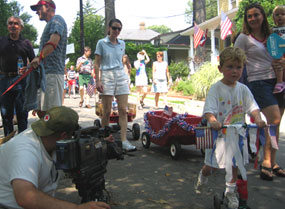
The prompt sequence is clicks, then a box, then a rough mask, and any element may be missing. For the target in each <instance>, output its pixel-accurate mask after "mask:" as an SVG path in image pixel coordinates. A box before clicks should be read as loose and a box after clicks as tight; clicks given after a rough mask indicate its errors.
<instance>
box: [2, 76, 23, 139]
mask: <svg viewBox="0 0 285 209" xmlns="http://www.w3.org/2000/svg"><path fill="white" fill-rule="evenodd" d="M18 78H19V76H15V77H8V76H5V75H0V109H1V116H2V120H3V127H4V134H5V136H7V135H8V134H9V133H11V132H12V131H13V130H14V126H13V116H14V110H16V116H17V120H18V133H20V132H22V131H24V130H25V129H27V125H28V112H27V111H25V110H24V101H25V95H24V94H25V86H26V80H25V79H23V80H22V81H20V83H18V84H17V85H16V86H14V87H13V88H12V89H11V90H10V91H9V92H7V93H6V94H5V95H3V96H1V95H2V93H3V92H4V91H6V89H7V88H8V87H9V86H11V85H12V84H13V83H14V82H15V81H16V80H17V79H18Z"/></svg>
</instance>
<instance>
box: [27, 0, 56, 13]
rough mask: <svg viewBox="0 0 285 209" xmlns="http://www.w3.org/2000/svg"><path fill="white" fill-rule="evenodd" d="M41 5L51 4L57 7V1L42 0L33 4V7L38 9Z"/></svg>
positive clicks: (34, 9) (35, 9)
mask: <svg viewBox="0 0 285 209" xmlns="http://www.w3.org/2000/svg"><path fill="white" fill-rule="evenodd" d="M41 5H49V6H50V7H52V8H54V9H55V8H56V7H55V3H54V2H53V1H52V0H41V1H39V2H38V3H37V4H35V5H31V9H32V10H33V11H37V9H38V6H41Z"/></svg>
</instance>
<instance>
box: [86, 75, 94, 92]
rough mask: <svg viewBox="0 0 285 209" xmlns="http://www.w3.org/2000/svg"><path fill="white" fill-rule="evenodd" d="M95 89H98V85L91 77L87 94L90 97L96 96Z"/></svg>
mask: <svg viewBox="0 0 285 209" xmlns="http://www.w3.org/2000/svg"><path fill="white" fill-rule="evenodd" d="M95 88H96V84H95V82H94V79H93V78H92V77H90V81H89V83H88V85H87V88H86V93H87V94H88V95H89V96H90V97H92V96H93V94H94V90H95Z"/></svg>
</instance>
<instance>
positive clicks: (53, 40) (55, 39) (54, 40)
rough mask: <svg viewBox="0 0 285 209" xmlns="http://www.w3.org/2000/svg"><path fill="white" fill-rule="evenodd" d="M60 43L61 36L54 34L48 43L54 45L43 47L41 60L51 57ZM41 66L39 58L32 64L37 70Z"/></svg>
mask: <svg viewBox="0 0 285 209" xmlns="http://www.w3.org/2000/svg"><path fill="white" fill-rule="evenodd" d="M59 41H60V35H59V34H57V33H53V34H52V35H51V36H50V39H49V40H48V42H47V43H51V44H52V45H50V44H48V45H45V46H44V47H43V49H42V51H41V52H40V54H41V56H42V57H41V58H45V57H47V56H48V55H50V54H51V53H52V52H53V51H54V50H55V48H56V46H57V44H58V43H59ZM39 64H40V58H39V57H35V58H34V59H33V60H32V62H31V66H32V67H33V68H37V67H38V66H39Z"/></svg>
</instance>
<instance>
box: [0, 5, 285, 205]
mask: <svg viewBox="0 0 285 209" xmlns="http://www.w3.org/2000/svg"><path fill="white" fill-rule="evenodd" d="M31 9H32V10H33V11H36V13H37V15H38V16H39V19H40V20H42V21H46V23H47V24H46V26H45V29H44V31H43V34H42V37H41V41H40V47H39V54H38V56H35V54H34V51H33V47H32V45H31V43H30V41H28V40H25V39H22V38H21V36H20V33H21V31H22V29H23V27H24V24H23V21H22V20H21V19H20V18H19V17H14V16H12V17H10V18H8V20H7V29H8V36H7V37H0V80H1V82H0V94H1V95H2V93H3V92H4V91H5V90H6V89H7V88H8V87H9V86H10V85H12V84H13V83H15V81H16V80H18V79H19V78H20V77H21V76H22V75H23V74H24V72H26V71H27V69H26V68H27V67H25V66H27V64H28V63H30V66H31V67H32V68H33V69H35V70H33V71H31V73H30V74H28V76H27V78H26V79H23V80H22V81H21V82H19V83H18V84H16V85H15V87H14V88H12V90H10V91H9V92H7V93H6V94H5V95H4V96H1V100H0V105H1V116H2V120H3V128H4V134H5V136H7V135H9V134H10V133H11V132H13V115H14V114H15V113H16V115H17V119H18V129H19V130H18V134H17V135H16V136H15V137H13V138H12V139H11V140H9V141H8V142H6V143H4V144H2V145H0V167H1V168H2V170H1V172H0V209H7V208H38V209H44V208H82V209H83V208H90V209H91V208H93V209H99V208H110V206H109V205H108V204H106V203H104V202H88V203H84V204H81V205H79V206H78V205H75V204H73V203H69V202H67V201H62V200H58V199H56V198H54V197H53V196H54V192H55V189H56V187H57V185H58V180H59V178H58V173H57V170H56V169H55V145H56V141H58V140H62V139H66V138H71V135H72V133H73V132H74V131H75V130H76V129H77V128H78V126H79V125H78V119H79V116H78V114H77V112H75V111H74V110H72V109H71V108H67V107H64V106H62V104H63V99H64V95H65V89H66V88H67V87H68V88H67V91H68V94H69V96H70V97H71V92H73V98H74V97H75V91H76V90H75V89H76V85H77V82H76V80H77V78H78V88H79V94H80V102H79V107H83V106H84V107H86V108H91V105H90V95H89V94H88V93H86V90H87V87H88V85H89V84H90V82H91V83H92V82H93V85H94V86H95V87H96V90H97V91H98V92H99V93H100V98H101V102H102V104H103V115H102V126H103V127H105V126H108V125H109V122H110V115H111V113H112V111H111V110H112V102H113V101H114V99H116V102H117V104H118V112H119V124H120V128H121V129H120V139H121V141H122V147H123V149H124V150H126V151H134V150H136V146H134V145H132V144H131V143H130V142H129V141H128V140H127V135H126V133H127V122H128V120H127V106H128V95H129V94H130V74H131V69H132V68H131V63H130V60H129V58H128V56H127V55H126V54H125V42H124V41H122V40H120V39H118V36H119V34H120V32H121V30H122V27H123V24H122V22H121V21H120V20H119V19H112V20H111V21H110V22H109V25H108V34H107V36H106V37H105V38H103V39H100V40H99V41H98V42H97V46H96V50H95V53H94V54H95V61H94V62H93V60H92V59H91V58H90V55H91V53H92V51H91V49H90V47H87V46H86V47H85V48H84V54H83V55H82V56H81V57H79V58H78V59H77V62H76V66H70V69H69V70H68V71H67V70H66V69H65V55H66V44H67V26H66V23H65V21H64V19H63V18H62V17H61V16H60V15H56V14H55V10H56V5H55V3H54V2H53V1H52V0H40V1H39V2H38V3H37V4H35V5H31ZM273 18H274V22H275V24H276V27H275V28H274V29H273V31H274V32H277V33H278V34H279V35H280V36H282V37H284V34H285V33H284V28H285V8H284V6H279V7H277V8H276V9H275V10H274V12H273ZM270 34H271V29H270V28H269V24H268V22H267V19H266V15H265V12H264V9H263V8H262V7H261V6H260V5H259V4H256V3H255V4H251V5H249V6H248V7H247V8H246V9H245V12H244V23H243V30H242V32H241V34H240V35H239V36H238V37H237V39H236V41H235V44H234V46H233V47H228V48H226V49H224V50H223V51H222V52H221V54H220V63H219V67H218V68H219V71H220V73H222V74H223V78H222V79H221V80H220V81H218V82H217V83H215V84H213V85H212V87H211V88H210V90H209V93H208V95H207V98H206V101H205V106H204V111H203V117H204V118H205V119H206V121H207V126H208V127H211V128H212V129H215V130H217V131H219V133H218V138H217V141H216V142H215V146H214V148H213V149H207V150H206V152H205V165H204V166H203V167H202V169H201V171H200V172H199V175H198V178H197V181H196V182H195V185H194V190H195V192H196V193H197V194H201V193H203V188H204V187H205V186H206V184H207V181H208V178H207V177H208V176H209V175H211V174H212V171H214V170H215V169H221V168H222V169H225V170H226V186H225V192H224V197H225V199H226V200H227V203H228V207H229V208H238V206H239V199H238V196H237V195H236V187H237V186H236V184H237V183H236V182H237V177H238V172H240V173H241V174H242V177H244V171H243V170H242V171H241V170H240V169H241V168H243V167H242V166H241V164H243V163H244V162H246V160H245V161H243V162H242V163H241V162H240V161H239V160H238V159H235V155H232V153H230V154H228V153H229V152H233V151H234V150H230V151H229V150H228V149H227V143H228V140H229V138H228V137H232V136H233V131H232V130H231V129H230V128H229V129H228V130H227V131H224V129H222V127H223V126H224V125H233V124H243V123H244V122H245V114H249V115H250V116H251V117H252V119H253V120H254V122H255V123H256V125H257V126H258V127H259V128H264V127H266V126H267V125H268V124H270V125H276V126H277V127H278V130H277V141H278V137H279V135H278V133H279V124H280V121H281V118H282V115H283V112H284V105H285V102H284V92H283V90H284V88H285V86H284V78H283V77H284V73H283V72H284V70H285V64H284V58H283V59H272V57H270V55H269V53H268V52H267V49H266V45H265V43H266V40H267V38H268V37H269V35H270ZM163 56H164V54H163V52H161V51H158V52H157V53H156V58H157V61H155V62H153V64H152V79H153V82H152V87H151V91H152V92H153V93H155V109H158V107H159V105H158V102H159V96H160V94H163V95H164V103H165V104H166V105H167V98H166V93H167V92H168V85H169V84H170V83H171V82H172V81H171V77H170V73H169V69H168V63H167V62H165V61H163ZM149 62H150V58H149V56H148V54H147V52H146V51H145V50H142V51H140V52H138V54H137V60H136V61H135V62H134V67H135V70H136V76H135V85H136V88H137V106H138V108H139V109H143V108H144V106H145V103H144V99H145V98H146V95H147V93H148V92H149V90H148V75H147V71H146V65H147V64H148V63H149ZM244 65H245V66H246V68H244ZM244 69H246V72H247V81H248V83H247V85H248V87H247V86H246V85H244V84H242V83H240V82H238V81H239V79H240V78H241V76H242V74H243V70H244ZM281 72H282V73H281ZM64 75H65V76H66V87H65V84H64V83H65V82H64ZM26 86H27V87H28V88H26ZM283 86H284V88H283ZM94 91H95V90H94ZM83 104H84V105H83ZM30 110H32V111H33V114H37V115H38V117H39V120H38V121H36V122H34V123H32V124H31V128H28V129H27V125H28V122H27V119H28V111H30ZM261 112H262V113H263V115H264V116H265V119H266V122H265V121H264V120H263V119H262V117H261ZM231 134H232V135H231ZM243 140H246V139H243ZM245 143H246V142H244V143H242V144H245ZM276 152H277V150H276V149H275V148H273V147H272V144H271V138H270V136H269V134H266V143H265V145H264V158H263V162H262V163H261V165H260V178H261V179H262V180H267V181H272V180H273V178H274V177H273V176H274V175H275V176H278V177H285V171H284V170H283V169H282V168H281V167H280V166H279V164H278V163H277V162H276ZM229 156H230V157H232V159H230V160H228V159H227V157H229ZM243 180H246V179H243Z"/></svg>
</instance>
